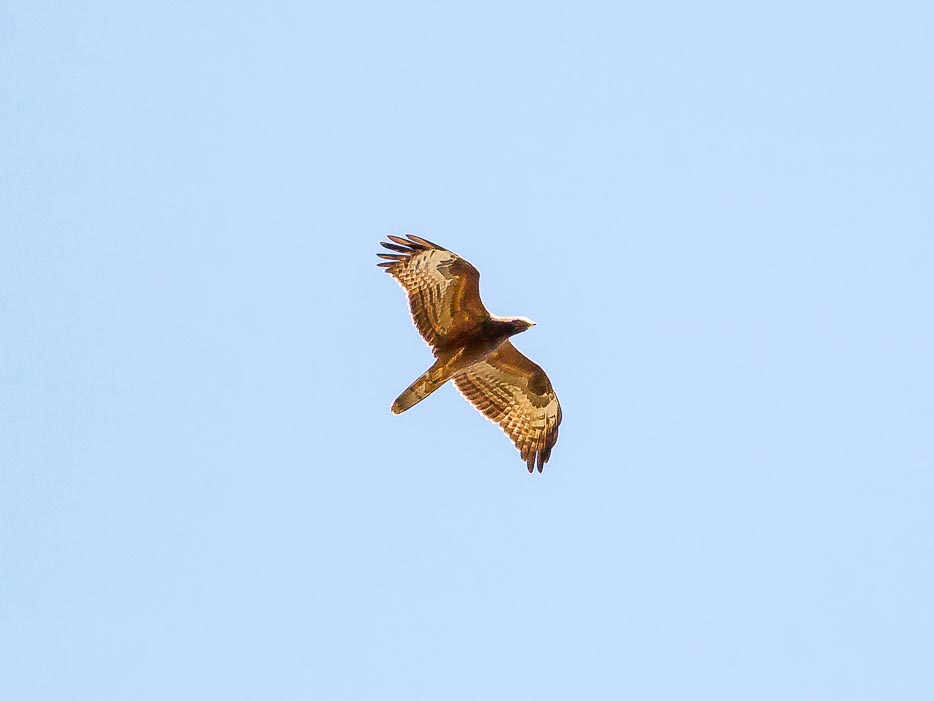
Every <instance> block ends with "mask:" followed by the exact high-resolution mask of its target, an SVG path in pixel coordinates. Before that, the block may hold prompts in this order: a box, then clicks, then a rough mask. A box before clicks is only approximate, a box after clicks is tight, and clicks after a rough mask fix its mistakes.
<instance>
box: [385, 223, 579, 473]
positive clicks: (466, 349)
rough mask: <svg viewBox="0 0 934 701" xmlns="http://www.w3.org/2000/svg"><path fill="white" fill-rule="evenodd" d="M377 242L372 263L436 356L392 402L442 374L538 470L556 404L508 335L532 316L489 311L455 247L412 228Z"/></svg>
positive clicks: (425, 391) (404, 401)
mask: <svg viewBox="0 0 934 701" xmlns="http://www.w3.org/2000/svg"><path fill="white" fill-rule="evenodd" d="M406 237H407V238H402V237H400V236H391V235H390V236H389V241H390V242H391V243H387V242H386V241H381V242H380V244H381V245H382V246H384V247H385V248H388V249H389V250H390V251H393V253H379V254H377V255H378V256H379V257H380V258H383V259H385V262H383V263H379V266H380V267H383V268H385V269H386V272H387V273H389V274H390V275H392V276H393V277H394V278H395V279H396V281H397V282H398V283H399V284H400V285H402V287H403V288H404V289H405V291H406V292H407V293H408V296H409V309H410V311H411V312H412V319H413V321H414V322H415V326H416V328H417V329H418V331H419V333H420V334H421V335H422V338H424V339H425V341H426V342H427V343H428V345H429V346H431V350H432V352H433V353H434V355H435V357H436V358H437V360H436V361H435V363H434V364H433V365H432V366H431V367H430V368H428V370H427V371H426V372H425V373H424V374H423V375H422V376H421V377H419V378H418V379H417V380H415V382H413V383H412V384H411V385H409V387H408V389H406V390H405V391H404V392H403V393H402V394H400V395H399V397H398V398H397V399H396V401H395V402H393V405H392V411H393V413H395V414H400V413H402V412H403V411H405V410H406V409H410V408H411V407H413V406H415V405H416V404H417V403H418V402H420V401H421V400H423V399H424V398H425V397H427V396H428V395H429V394H431V393H432V392H434V391H435V390H436V389H438V388H439V387H440V386H441V385H443V384H444V383H445V382H447V381H448V380H453V381H454V386H455V387H457V389H458V391H460V393H461V394H463V395H464V397H466V398H467V400H468V401H469V402H470V403H471V404H473V405H474V406H475V407H476V408H477V409H478V410H479V411H480V412H481V413H482V414H483V415H484V416H486V417H487V418H488V419H490V420H492V421H494V422H495V423H497V424H499V425H500V427H501V428H502V429H503V431H505V432H506V435H507V436H509V438H510V439H511V440H512V442H513V443H515V445H516V448H518V449H519V452H520V454H521V455H522V459H523V460H524V461H525V463H526V466H527V467H528V469H529V472H532V470H534V469H535V468H536V467H537V468H538V471H539V472H541V471H542V468H543V467H544V466H545V463H546V462H548V458H549V457H551V449H552V448H553V447H554V445H555V442H556V441H557V440H558V426H559V425H560V424H561V405H560V404H558V397H557V396H556V395H555V391H554V389H553V388H552V386H551V381H550V380H549V379H548V375H546V374H545V371H544V370H542V369H541V368H540V367H539V366H538V365H536V364H535V363H533V362H532V361H531V360H529V359H528V358H526V357H525V356H524V355H522V353H520V352H519V351H518V350H516V347H515V346H513V345H512V343H511V342H510V341H509V337H510V336H513V335H515V334H517V333H521V332H523V331H526V330H527V329H529V328H531V327H532V326H534V325H535V324H534V322H532V321H529V320H528V319H526V318H524V317H500V316H494V315H492V314H490V313H489V312H488V311H487V310H486V307H484V306H483V302H482V301H481V300H480V272H479V271H478V270H477V269H476V268H475V267H473V266H472V265H471V264H470V263H468V262H467V261H466V260H464V259H463V258H461V257H460V256H458V255H457V254H455V253H452V252H451V251H448V250H447V249H444V248H442V247H441V246H439V245H437V244H435V243H432V242H431V241H428V240H426V239H423V238H421V237H419V236H415V235H413V234H406Z"/></svg>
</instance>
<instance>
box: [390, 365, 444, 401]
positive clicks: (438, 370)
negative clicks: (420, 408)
mask: <svg viewBox="0 0 934 701" xmlns="http://www.w3.org/2000/svg"><path fill="white" fill-rule="evenodd" d="M453 374H454V373H453V372H452V371H451V365H450V363H442V362H441V361H440V360H439V361H438V362H436V363H435V364H434V365H432V366H431V367H430V368H428V370H426V371H425V373H424V374H423V375H422V376H421V377H419V378H418V379H417V380H415V382H413V383H412V384H410V385H409V386H408V389H406V390H405V391H404V392H403V393H402V394H400V395H399V396H398V398H397V399H396V401H394V402H393V403H392V413H393V414H401V413H402V412H403V411H405V410H406V409H411V408H412V407H413V406H415V405H416V404H418V403H419V402H420V401H422V400H423V399H424V398H425V397H427V396H428V395H429V394H431V393H432V392H434V391H435V390H436V389H438V388H439V387H440V386H441V385H443V384H444V383H445V382H447V381H448V380H449V379H451V375H453Z"/></svg>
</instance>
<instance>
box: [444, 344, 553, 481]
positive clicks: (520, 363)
mask: <svg viewBox="0 0 934 701" xmlns="http://www.w3.org/2000/svg"><path fill="white" fill-rule="evenodd" d="M453 380H454V384H455V385H456V386H457V389H458V390H459V391H460V393H461V394H463V395H464V396H465V397H466V398H467V400H468V401H470V403H471V404H473V405H474V406H475V407H476V408H477V409H478V410H479V411H480V412H481V413H482V414H483V415H484V416H486V417H487V418H488V419H490V420H491V421H493V422H494V423H497V424H499V425H500V427H501V428H502V429H503V431H505V432H506V435H507V436H509V438H510V439H511V440H512V442H513V443H515V444H516V448H518V449H519V452H520V453H521V454H522V459H523V460H524V461H525V464H526V466H527V467H528V468H529V472H532V470H533V469H534V468H535V467H538V471H539V472H541V471H542V468H543V467H544V465H545V463H546V462H548V458H549V457H551V449H552V448H553V447H554V445H555V442H556V441H557V440H558V426H559V425H560V424H561V405H560V404H558V397H557V396H556V395H555V391H554V389H553V388H552V386H551V382H550V381H549V379H548V376H547V375H546V374H545V371H544V370H542V369H541V368H540V367H539V366H538V365H536V364H535V363H533V362H532V361H531V360H529V359H528V358H526V357H525V356H524V355H522V353H520V352H519V351H518V350H516V347H515V346H514V345H512V343H510V342H509V341H505V342H504V343H503V344H502V345H501V346H500V347H499V348H498V349H497V350H496V351H494V352H493V353H491V354H490V355H489V356H487V357H486V359H485V360H482V361H481V362H479V363H475V364H474V365H471V366H470V367H468V368H467V369H466V370H462V371H461V372H458V373H456V374H455V375H454V377H453Z"/></svg>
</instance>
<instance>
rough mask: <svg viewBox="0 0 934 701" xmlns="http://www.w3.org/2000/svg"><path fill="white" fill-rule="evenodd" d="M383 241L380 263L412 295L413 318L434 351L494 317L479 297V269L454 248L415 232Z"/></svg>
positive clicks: (411, 308) (410, 307) (410, 304)
mask: <svg viewBox="0 0 934 701" xmlns="http://www.w3.org/2000/svg"><path fill="white" fill-rule="evenodd" d="M407 237H408V238H402V237H401V236H389V239H390V240H391V241H392V243H386V242H385V241H380V244H381V245H382V246H383V247H385V248H388V249H389V250H391V251H395V253H380V254H378V255H379V257H380V258H383V259H385V260H386V261H387V262H385V263H380V264H379V265H380V267H382V268H385V269H386V272H387V273H389V274H390V275H392V276H393V277H394V278H395V279H396V281H397V282H398V283H399V284H400V285H402V287H403V288H404V289H405V291H406V292H407V293H408V295H409V310H410V311H411V312H412V320H413V321H414V322H415V326H416V328H418V331H419V333H420V334H421V335H422V338H424V339H425V341H426V342H427V343H428V345H429V346H431V348H432V350H433V351H434V354H435V355H436V356H437V355H438V349H439V347H440V346H443V345H444V344H445V343H446V342H447V341H449V340H451V339H453V338H456V337H457V336H458V335H459V334H461V333H463V332H465V331H469V330H470V329H473V328H475V327H476V326H477V325H478V324H480V323H482V322H483V321H485V320H486V319H489V318H490V313H489V312H488V311H487V310H486V308H485V307H484V306H483V302H482V301H481V300H480V273H479V271H478V270H477V269H476V268H475V267H473V266H472V265H471V264H470V263H468V262H467V261H466V260H464V259H463V258H461V257H460V256H458V255H457V254H456V253H452V252H451V251H449V250H447V249H445V248H442V247H441V246H439V245H438V244H436V243H432V242H431V241H428V240H427V239H423V238H421V237H419V236H415V235H414V234H407Z"/></svg>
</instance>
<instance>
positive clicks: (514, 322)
mask: <svg viewBox="0 0 934 701" xmlns="http://www.w3.org/2000/svg"><path fill="white" fill-rule="evenodd" d="M508 322H509V328H510V330H511V331H512V332H513V333H514V334H517V333H522V332H523V331H528V330H529V329H530V328H532V327H533V326H535V322H534V321H532V320H531V319H526V318H525V317H524V316H514V317H511V318H510V319H509V320H508Z"/></svg>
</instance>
